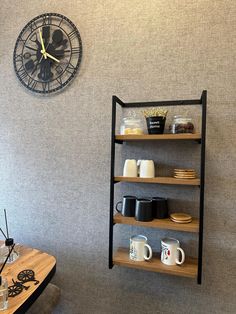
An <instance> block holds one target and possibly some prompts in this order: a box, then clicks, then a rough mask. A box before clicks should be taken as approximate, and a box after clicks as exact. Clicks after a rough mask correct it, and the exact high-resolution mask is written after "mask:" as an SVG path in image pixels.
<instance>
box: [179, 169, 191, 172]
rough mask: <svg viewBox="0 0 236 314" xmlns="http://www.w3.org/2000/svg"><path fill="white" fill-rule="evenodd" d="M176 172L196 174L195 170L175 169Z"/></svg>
mask: <svg viewBox="0 0 236 314" xmlns="http://www.w3.org/2000/svg"><path fill="white" fill-rule="evenodd" d="M174 171H181V172H196V170H195V169H174Z"/></svg>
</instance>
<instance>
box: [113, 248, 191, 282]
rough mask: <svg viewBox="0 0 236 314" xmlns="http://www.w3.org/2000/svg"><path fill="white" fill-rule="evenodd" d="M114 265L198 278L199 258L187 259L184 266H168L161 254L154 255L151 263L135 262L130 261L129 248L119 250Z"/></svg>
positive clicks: (115, 255) (114, 258)
mask: <svg viewBox="0 0 236 314" xmlns="http://www.w3.org/2000/svg"><path fill="white" fill-rule="evenodd" d="M113 263H114V265H118V266H124V267H131V268H137V269H143V270H147V271H153V272H158V273H165V274H170V275H176V276H182V277H190V278H196V277H197V258H187V259H186V260H185V262H184V264H183V265H180V266H178V265H174V266H167V265H164V264H163V263H162V262H161V260H160V255H159V254H154V256H153V257H152V259H151V260H150V261H144V262H134V261H132V260H130V259H129V250H128V249H127V248H118V250H117V251H116V253H115V254H114V257H113Z"/></svg>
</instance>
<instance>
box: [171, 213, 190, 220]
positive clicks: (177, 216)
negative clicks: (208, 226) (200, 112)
mask: <svg viewBox="0 0 236 314" xmlns="http://www.w3.org/2000/svg"><path fill="white" fill-rule="evenodd" d="M170 218H171V219H174V220H178V221H186V220H190V219H192V216H190V215H188V214H185V213H172V214H170Z"/></svg>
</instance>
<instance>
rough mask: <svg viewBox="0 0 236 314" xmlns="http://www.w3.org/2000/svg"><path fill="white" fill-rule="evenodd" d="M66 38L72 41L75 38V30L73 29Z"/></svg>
mask: <svg viewBox="0 0 236 314" xmlns="http://www.w3.org/2000/svg"><path fill="white" fill-rule="evenodd" d="M68 37H69V39H70V40H73V39H74V38H76V37H77V32H76V30H74V29H73V31H71V32H70V33H69V34H68Z"/></svg>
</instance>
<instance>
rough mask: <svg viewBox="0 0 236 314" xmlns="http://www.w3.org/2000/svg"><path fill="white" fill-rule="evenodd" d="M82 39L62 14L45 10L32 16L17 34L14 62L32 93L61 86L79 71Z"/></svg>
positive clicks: (48, 91) (59, 88) (54, 90)
mask: <svg viewBox="0 0 236 314" xmlns="http://www.w3.org/2000/svg"><path fill="white" fill-rule="evenodd" d="M81 58H82V41H81V37H80V33H79V31H78V29H77V28H76V26H75V25H74V24H73V23H72V22H71V21H70V20H69V19H68V18H67V17H65V16H63V15H61V14H57V13H46V14H42V15H39V16H37V17H35V18H34V19H33V20H31V21H30V22H29V23H28V24H27V25H26V26H25V27H24V28H23V29H22V31H21V33H20V35H19V36H18V38H17V41H16V45H15V49H14V54H13V63H14V69H15V72H16V75H17V77H18V79H19V80H20V82H21V83H22V84H23V85H24V86H25V87H27V88H28V89H29V90H31V91H32V92H34V93H39V94H44V95H48V94H50V93H54V92H57V91H60V90H62V89H63V88H64V87H65V86H67V85H68V83H69V82H71V80H72V79H73V78H74V76H75V74H76V72H78V69H79V66H80V63H81Z"/></svg>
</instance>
